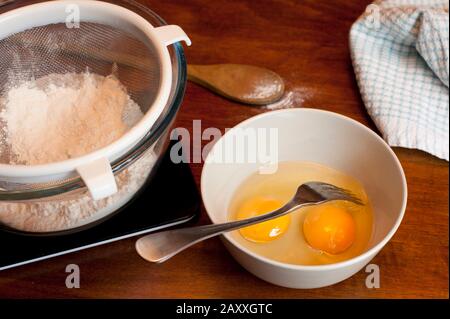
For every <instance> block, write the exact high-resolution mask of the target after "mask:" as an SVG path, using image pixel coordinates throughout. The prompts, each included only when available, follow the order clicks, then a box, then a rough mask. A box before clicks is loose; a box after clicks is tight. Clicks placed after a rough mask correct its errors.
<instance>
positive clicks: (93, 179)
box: [77, 158, 117, 200]
mask: <svg viewBox="0 0 450 319" xmlns="http://www.w3.org/2000/svg"><path fill="white" fill-rule="evenodd" d="M77 172H78V174H80V176H81V178H82V179H83V182H84V183H85V184H86V186H87V188H88V189H89V192H90V193H91V196H92V198H93V199H94V200H98V199H102V198H105V197H108V196H111V195H113V194H114V193H116V192H117V184H116V179H115V178H114V174H113V171H112V169H111V165H110V164H109V161H108V159H106V158H100V159H98V160H96V161H94V162H91V163H89V164H85V165H83V166H80V167H77Z"/></svg>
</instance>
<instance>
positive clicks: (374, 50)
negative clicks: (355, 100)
mask: <svg viewBox="0 0 450 319" xmlns="http://www.w3.org/2000/svg"><path fill="white" fill-rule="evenodd" d="M448 8H449V1H448V0H446V1H442V0H434V1H433V0H385V1H377V2H374V3H373V4H372V5H370V6H369V7H368V8H367V10H366V12H365V14H363V15H362V16H361V17H360V18H359V19H358V20H357V21H356V22H355V24H354V25H353V26H352V29H351V31H350V49H351V54H352V61H353V67H354V70H355V74H356V78H357V81H358V85H359V88H360V91H361V96H362V98H363V100H364V104H365V106H366V108H367V111H368V112H369V114H370V116H371V117H372V119H373V121H374V122H375V124H376V125H377V127H378V129H379V130H380V131H381V133H382V135H383V137H384V139H385V140H386V141H387V142H388V143H389V144H390V145H392V146H402V147H408V148H417V149H421V150H424V151H426V152H429V153H431V154H434V155H436V156H438V157H440V158H443V159H445V160H447V161H448V160H449V134H448V132H449V112H448V111H449V92H448V86H449V14H448Z"/></svg>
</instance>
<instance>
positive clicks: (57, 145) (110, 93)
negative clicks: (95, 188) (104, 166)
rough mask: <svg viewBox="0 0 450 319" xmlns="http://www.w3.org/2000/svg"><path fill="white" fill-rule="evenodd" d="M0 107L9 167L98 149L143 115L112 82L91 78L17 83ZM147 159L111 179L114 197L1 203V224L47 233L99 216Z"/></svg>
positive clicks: (129, 192)
mask: <svg viewBox="0 0 450 319" xmlns="http://www.w3.org/2000/svg"><path fill="white" fill-rule="evenodd" d="M2 101H3V103H2ZM2 104H3V105H2ZM0 109H1V110H2V111H1V112H0V121H2V122H3V123H2V126H3V130H4V132H3V135H4V136H5V141H3V143H6V144H7V146H8V147H9V152H8V153H9V154H10V155H9V163H10V164H17V163H20V164H28V165H32V164H44V163H50V162H55V161H60V160H65V159H68V158H71V157H75V156H80V155H84V154H86V153H89V152H91V151H93V150H96V149H98V148H101V147H104V146H106V145H107V144H109V143H111V142H113V141H115V140H116V139H118V138H120V137H121V136H122V135H123V134H124V133H125V132H126V131H127V130H128V129H129V128H130V127H131V126H132V125H134V124H135V123H136V122H137V121H138V120H139V119H140V118H142V116H143V114H142V112H141V110H140V108H139V106H138V105H137V104H136V103H135V102H133V101H132V100H131V99H130V97H129V96H128V94H127V92H126V90H125V89H124V87H123V86H122V85H121V84H120V82H119V81H118V80H117V79H116V78H115V77H113V76H109V77H102V76H99V75H94V74H90V73H85V74H64V75H56V74H54V75H50V76H47V77H45V78H41V79H38V80H36V81H30V82H26V83H22V84H21V85H19V86H15V87H13V88H11V89H10V90H9V91H8V92H7V93H6V95H5V96H4V97H3V99H0ZM2 146H4V145H2ZM2 148H3V147H2ZM2 158H3V159H4V158H5V156H4V155H2ZM154 160H155V159H154V158H153V155H152V152H147V153H146V154H145V155H144V156H143V157H142V158H141V159H139V160H138V161H137V162H135V163H134V164H133V165H131V166H130V167H128V168H127V169H125V170H123V171H122V172H121V173H120V174H118V175H117V176H116V182H117V186H118V192H117V193H116V194H114V195H113V196H110V197H108V198H105V199H102V200H98V201H93V200H92V198H91V197H90V195H89V193H88V192H87V191H84V192H82V193H80V192H79V193H76V194H72V195H71V197H68V196H64V195H62V196H59V197H58V198H53V199H51V200H46V201H43V200H37V201H34V202H3V201H2V202H0V222H1V223H3V224H5V225H7V226H10V227H12V228H16V229H19V230H24V231H32V232H47V231H58V230H64V229H68V228H72V227H76V226H80V225H83V224H86V223H88V222H90V221H93V220H96V219H99V218H101V217H103V216H105V215H107V214H108V213H110V212H112V211H114V210H115V209H117V208H118V207H120V206H122V205H123V204H125V203H126V202H127V201H128V200H129V199H130V198H131V197H132V196H133V195H134V194H135V193H136V191H137V190H138V189H139V188H140V187H141V186H142V184H143V183H144V182H145V180H146V177H147V175H148V173H149V171H150V170H151V168H152V166H153V164H154Z"/></svg>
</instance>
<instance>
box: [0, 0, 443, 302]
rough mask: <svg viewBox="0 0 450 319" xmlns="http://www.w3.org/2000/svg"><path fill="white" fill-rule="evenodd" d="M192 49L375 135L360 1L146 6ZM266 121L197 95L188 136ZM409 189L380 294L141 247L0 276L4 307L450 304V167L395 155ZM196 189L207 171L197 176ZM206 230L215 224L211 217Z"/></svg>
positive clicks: (188, 106) (187, 107) (185, 113)
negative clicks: (172, 301)
mask: <svg viewBox="0 0 450 319" xmlns="http://www.w3.org/2000/svg"><path fill="white" fill-rule="evenodd" d="M141 2H142V3H145V4H146V5H147V6H149V7H150V8H151V9H153V10H154V11H156V12H158V13H159V14H160V15H161V16H162V17H163V18H165V19H166V20H167V21H168V22H169V23H172V24H178V25H180V26H182V27H183V29H184V30H185V31H186V33H187V34H188V35H189V36H190V38H191V39H192V42H193V45H192V47H190V48H189V49H187V50H186V55H187V60H188V61H189V63H198V64H200V63H202V64H207V63H246V64H255V65H260V66H264V67H267V68H270V69H273V70H274V71H276V72H278V73H279V74H280V75H282V76H283V78H284V79H285V80H286V83H287V89H288V90H289V91H292V92H294V93H295V94H294V93H293V94H294V96H295V98H296V103H297V104H296V105H297V107H310V108H319V109H326V110H330V111H334V112H338V113H341V114H344V115H347V116H349V117H351V118H354V119H356V120H358V121H360V122H362V123H363V124H365V125H367V126H369V127H370V128H372V129H374V130H376V128H375V127H374V125H373V123H372V122H371V121H370V119H369V117H368V115H367V113H366V111H365V109H364V105H363V103H362V101H361V98H360V95H359V92H358V88H357V85H356V82H355V77H354V74H353V69H352V66H351V61H350V56H349V48H348V32H349V28H350V26H351V24H352V23H353V22H354V21H355V19H356V18H357V17H358V16H359V15H360V14H361V13H362V12H363V11H364V9H365V7H366V5H368V4H369V1H362V0H352V1H348V0H339V1H336V0H323V1H315V0H306V1H302V0H279V1H268V0H263V1H253V0H247V1H238V0H235V1H230V0H214V1H205V0H183V1H181V0H178V1H175V0H166V1H156V0H145V1H141ZM266 111H267V110H265V109H258V108H252V107H248V106H243V105H238V104H236V103H233V102H229V101H227V100H224V99H222V98H220V97H217V96H215V95H213V94H211V93H209V92H207V91H205V90H204V89H202V88H200V87H198V86H196V85H194V84H191V83H189V84H188V87H187V91H186V96H185V99H184V103H183V106H182V109H181V112H180V113H179V117H178V123H177V124H178V126H182V127H186V128H189V129H190V128H191V127H192V120H193V119H201V120H202V126H203V127H204V128H206V127H218V128H220V129H224V128H227V127H232V126H234V125H236V124H237V123H239V122H241V121H242V120H244V119H247V118H249V117H250V116H253V115H256V114H259V113H262V112H266ZM395 153H396V154H397V155H398V157H399V158H400V161H401V163H402V165H403V167H404V170H405V173H406V177H407V180H408V186H409V201H408V207H407V210H406V214H405V217H404V220H403V223H402V224H401V226H400V228H399V230H398V232H397V233H396V234H395V236H394V237H393V239H392V240H391V241H390V242H389V243H388V244H387V245H386V247H385V248H384V249H383V250H382V251H381V252H380V253H379V254H378V255H377V256H376V257H375V259H374V260H373V263H376V264H377V265H379V266H380V271H381V287H380V288H379V289H368V288H366V286H365V278H366V275H367V274H366V273H365V272H364V270H362V271H360V272H359V273H358V274H356V275H354V276H353V277H351V278H349V279H348V280H345V281H344V282H341V283H339V284H336V285H334V286H331V287H327V288H322V289H313V290H294V289H287V288H281V287H276V286H273V285H271V284H268V283H266V282H264V281H262V280H260V279H258V278H256V277H254V276H252V275H251V274H250V273H248V272H247V271H246V270H244V269H243V268H242V267H241V266H240V265H239V264H238V263H237V262H235V261H234V260H233V258H232V257H231V256H230V255H229V254H228V252H227V251H226V250H225V248H224V247H223V245H222V244H221V242H220V240H219V239H218V238H215V239H211V240H209V241H206V242H203V243H200V244H198V245H196V246H195V247H193V248H192V249H189V250H187V251H185V252H183V253H182V254H180V255H178V256H176V257H175V258H173V259H171V260H170V261H168V262H166V263H164V264H161V265H154V264H149V263H147V262H145V261H144V260H143V259H141V257H139V256H138V255H137V253H136V252H135V250H134V242H135V239H128V240H123V241H120V242H116V243H112V244H109V245H105V246H101V247H97V248H92V249H89V250H84V251H81V252H77V253H73V254H70V255H66V256H62V257H58V258H54V259H51V260H46V261H42V262H38V263H35V264H31V265H27V266H23V267H20V268H16V269H11V270H7V271H3V272H1V273H0V297H3V298H6V297H8V298H36V297H38V298H47V297H63V298H65V297H68V298H72V297H75V298H78V297H82V298H94V297H95V298H96V297H99V298H209V297H216V298H360V297H362V298H378V297H385V298H415V297H424V298H436V297H437V298H448V297H449V293H448V284H449V283H448V279H449V278H448V266H449V265H448V253H449V247H448V242H449V237H448V221H449V220H448V212H449V210H448V177H449V176H448V163H447V162H445V161H443V160H439V159H437V158H436V157H433V156H431V155H429V154H426V153H424V152H421V151H417V150H407V149H401V148H396V149H395ZM191 167H192V170H193V172H194V175H195V178H196V181H197V184H198V185H199V183H200V173H201V169H202V165H201V164H193V165H191ZM200 222H202V223H207V222H208V218H207V217H206V213H205V211H204V210H202V216H201V220H200ZM71 263H75V264H78V265H79V266H80V269H81V288H80V289H67V288H66V286H65V278H66V275H67V274H66V273H65V267H66V265H67V264H71Z"/></svg>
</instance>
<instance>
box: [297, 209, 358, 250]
mask: <svg viewBox="0 0 450 319" xmlns="http://www.w3.org/2000/svg"><path fill="white" fill-rule="evenodd" d="M355 228H356V227H355V221H354V220H353V217H352V216H351V215H350V214H349V213H348V212H347V211H346V210H345V209H343V208H339V207H336V206H331V205H320V206H317V207H315V208H313V210H312V211H311V212H309V213H308V215H307V216H306V218H305V221H304V222H303V234H304V236H305V239H306V241H307V242H308V244H309V245H310V246H311V247H313V248H315V249H318V250H322V251H324V252H327V253H329V254H333V255H334V254H339V253H342V252H344V251H345V250H347V249H348V248H349V247H350V246H351V245H352V244H353V242H354V240H355V233H356V230H355Z"/></svg>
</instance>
